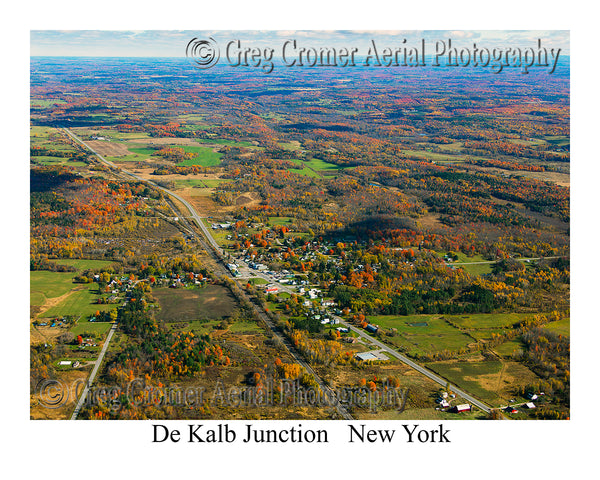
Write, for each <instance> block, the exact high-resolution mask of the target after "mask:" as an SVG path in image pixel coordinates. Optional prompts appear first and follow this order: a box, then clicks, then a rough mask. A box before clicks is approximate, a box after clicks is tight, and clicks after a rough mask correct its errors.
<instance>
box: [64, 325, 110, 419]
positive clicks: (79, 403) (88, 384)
mask: <svg viewBox="0 0 600 480" xmlns="http://www.w3.org/2000/svg"><path fill="white" fill-rule="evenodd" d="M116 329H117V324H116V323H113V325H112V327H111V328H110V330H109V332H108V335H107V336H106V340H104V345H103V346H102V350H101V351H100V355H98V359H97V360H96V363H95V365H94V368H93V369H92V373H90V376H89V378H88V380H87V382H86V383H85V388H84V389H83V392H81V396H80V397H79V400H78V401H77V405H75V410H73V414H72V415H71V420H77V415H79V412H80V411H81V407H83V402H85V399H86V398H87V395H88V391H89V389H90V387H91V386H92V384H93V383H94V380H95V379H96V375H97V374H98V370H99V369H100V365H101V364H102V360H104V355H105V354H106V351H107V350H108V344H109V343H110V340H111V339H112V336H113V334H114V333H115V330H116Z"/></svg>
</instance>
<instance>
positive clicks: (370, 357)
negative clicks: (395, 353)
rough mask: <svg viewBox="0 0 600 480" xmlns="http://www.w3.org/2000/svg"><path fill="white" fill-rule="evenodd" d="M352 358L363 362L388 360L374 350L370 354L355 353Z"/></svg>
mask: <svg viewBox="0 0 600 480" xmlns="http://www.w3.org/2000/svg"><path fill="white" fill-rule="evenodd" d="M354 357H355V358H356V359H357V360H361V361H363V362H368V361H382V360H383V361H385V360H389V359H388V357H386V356H385V355H384V354H383V353H381V352H379V351H377V350H374V351H371V352H362V353H357V354H356V355H355V356H354Z"/></svg>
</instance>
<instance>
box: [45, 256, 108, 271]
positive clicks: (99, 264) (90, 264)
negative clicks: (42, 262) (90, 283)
mask: <svg viewBox="0 0 600 480" xmlns="http://www.w3.org/2000/svg"><path fill="white" fill-rule="evenodd" d="M52 261H53V262H54V263H56V264H58V265H68V266H71V267H75V268H76V269H77V270H78V271H81V270H89V269H91V270H99V271H100V270H102V269H104V268H106V267H108V266H110V265H115V263H116V262H111V261H109V260H86V259H78V258H60V259H58V260H52Z"/></svg>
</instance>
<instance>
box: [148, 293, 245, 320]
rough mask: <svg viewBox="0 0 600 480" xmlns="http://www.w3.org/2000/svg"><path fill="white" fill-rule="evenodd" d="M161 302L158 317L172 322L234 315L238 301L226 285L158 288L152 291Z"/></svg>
mask: <svg viewBox="0 0 600 480" xmlns="http://www.w3.org/2000/svg"><path fill="white" fill-rule="evenodd" d="M152 294H153V295H154V296H155V297H156V298H157V299H158V301H159V303H160V312H158V313H157V315H156V317H157V319H159V320H161V321H163V322H166V323H170V322H190V321H193V320H200V319H209V320H216V319H221V318H225V317H229V316H231V315H233V313H234V312H235V311H236V308H237V302H236V300H235V299H234V298H233V296H232V295H231V294H230V293H229V291H228V290H227V289H226V288H225V287H221V286H219V285H207V286H206V287H203V288H192V289H186V288H179V289H172V288H157V289H155V290H154V291H153V293H152Z"/></svg>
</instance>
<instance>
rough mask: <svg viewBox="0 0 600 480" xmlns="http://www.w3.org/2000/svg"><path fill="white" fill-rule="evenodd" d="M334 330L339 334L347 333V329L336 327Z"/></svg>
mask: <svg viewBox="0 0 600 480" xmlns="http://www.w3.org/2000/svg"><path fill="white" fill-rule="evenodd" d="M336 330H337V331H338V332H340V333H348V329H347V328H344V327H338V328H336Z"/></svg>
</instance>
